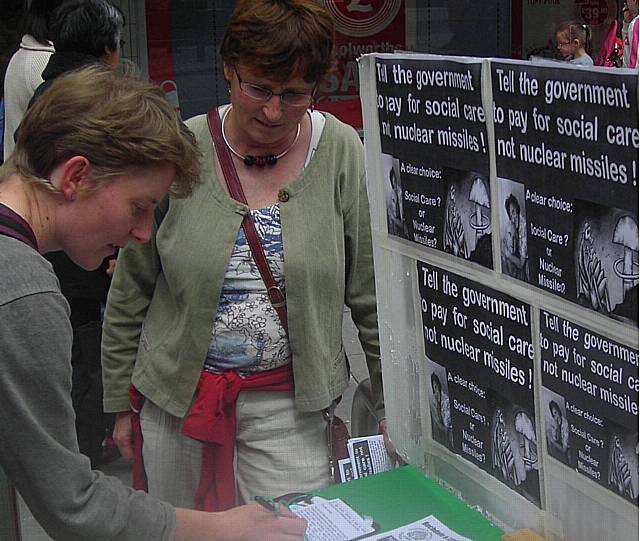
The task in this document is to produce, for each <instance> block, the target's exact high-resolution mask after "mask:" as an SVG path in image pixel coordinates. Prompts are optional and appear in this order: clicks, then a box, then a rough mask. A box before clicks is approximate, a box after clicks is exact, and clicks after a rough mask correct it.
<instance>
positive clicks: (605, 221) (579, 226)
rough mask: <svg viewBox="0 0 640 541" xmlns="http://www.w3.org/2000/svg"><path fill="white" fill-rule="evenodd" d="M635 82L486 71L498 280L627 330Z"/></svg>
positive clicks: (634, 199) (606, 73)
mask: <svg viewBox="0 0 640 541" xmlns="http://www.w3.org/2000/svg"><path fill="white" fill-rule="evenodd" d="M637 79H638V76H637V72H636V73H635V74H631V73H630V72H628V71H626V70H589V69H584V68H579V67H573V68H563V67H555V66H546V65H539V64H537V65H532V64H522V63H521V64H518V63H510V62H504V61H498V62H493V63H492V81H493V96H494V107H493V113H492V114H493V118H494V122H495V143H496V153H497V176H498V186H497V189H498V194H499V202H500V209H499V210H500V224H499V227H498V230H499V232H500V239H501V242H500V246H501V253H500V257H501V262H502V272H503V273H504V274H506V275H508V276H511V277H513V278H515V279H517V280H521V281H524V282H527V283H530V284H532V285H535V286H536V287H539V288H540V289H542V290H544V291H546V292H549V293H552V294H554V295H557V296H559V297H561V298H563V299H566V300H568V301H571V302H573V303H576V304H578V305H580V306H583V307H585V308H587V309H590V310H593V311H595V312H598V313H600V314H603V315H605V316H608V317H610V318H613V319H616V320H618V321H622V322H625V323H628V324H635V325H637V323H638V147H639V134H638V84H637Z"/></svg>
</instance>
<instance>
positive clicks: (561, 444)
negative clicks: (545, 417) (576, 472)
mask: <svg viewBox="0 0 640 541" xmlns="http://www.w3.org/2000/svg"><path fill="white" fill-rule="evenodd" d="M549 412H550V413H551V420H552V423H551V424H547V451H548V452H549V454H550V455H551V456H552V457H554V458H557V459H558V460H561V461H562V462H564V463H565V464H568V463H569V423H568V422H567V420H566V419H565V418H564V415H562V410H561V409H560V406H558V403H557V402H556V401H555V400H552V401H551V402H549Z"/></svg>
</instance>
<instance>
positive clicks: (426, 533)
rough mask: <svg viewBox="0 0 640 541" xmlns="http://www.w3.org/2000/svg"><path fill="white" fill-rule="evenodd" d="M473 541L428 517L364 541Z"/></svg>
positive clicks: (371, 536)
mask: <svg viewBox="0 0 640 541" xmlns="http://www.w3.org/2000/svg"><path fill="white" fill-rule="evenodd" d="M418 540H424V541H427V540H428V541H472V540H471V539H469V538H468V537H462V536H461V535H459V534H457V533H456V532H454V531H453V530H450V529H449V528H447V527H446V526H445V525H444V524H442V522H440V521H439V520H438V519H437V518H436V517H434V516H433V515H430V516H428V517H425V518H422V519H420V520H416V521H415V522H412V523H411V524H407V525H405V526H401V527H400V528H396V529H395V530H391V531H390V532H385V533H381V534H377V535H370V536H369V537H366V538H365V539H363V540H362V541H418Z"/></svg>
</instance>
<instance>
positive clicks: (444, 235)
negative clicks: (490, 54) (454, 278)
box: [376, 57, 493, 268]
mask: <svg viewBox="0 0 640 541" xmlns="http://www.w3.org/2000/svg"><path fill="white" fill-rule="evenodd" d="M481 70H482V64H481V62H480V61H479V60H478V59H460V60H444V59H442V58H441V57H437V58H436V57H431V58H429V57H422V58H420V59H407V58H397V57H393V58H385V57H378V58H376V82H377V108H378V118H379V123H380V125H379V129H380V141H381V146H382V154H383V155H382V158H383V182H384V194H385V201H386V208H387V225H388V233H389V235H392V236H395V237H399V238H402V239H406V240H408V241H410V242H413V243H416V244H419V245H421V246H426V247H429V248H432V249H435V250H438V251H441V252H446V253H449V254H451V255H453V256H456V257H460V258H462V259H465V260H468V261H473V262H476V263H478V264H480V265H482V266H484V267H486V268H493V260H492V246H491V234H492V231H493V224H492V223H491V197H490V193H491V185H490V182H489V154H488V150H489V149H488V146H487V142H488V141H487V131H486V125H485V113H484V108H483V107H482V92H481V77H480V75H481Z"/></svg>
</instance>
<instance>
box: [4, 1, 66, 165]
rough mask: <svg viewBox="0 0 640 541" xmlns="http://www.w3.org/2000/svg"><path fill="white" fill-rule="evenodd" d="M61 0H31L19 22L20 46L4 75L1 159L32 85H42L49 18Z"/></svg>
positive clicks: (11, 144)
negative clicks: (20, 29)
mask: <svg viewBox="0 0 640 541" xmlns="http://www.w3.org/2000/svg"><path fill="white" fill-rule="evenodd" d="M61 2H62V0H32V1H31V4H30V6H29V9H28V10H27V12H26V14H25V18H24V21H23V30H22V32H23V36H22V41H21V42H20V49H18V51H16V53H15V54H14V55H13V56H12V57H11V60H10V61H9V65H8V66H7V71H6V73H5V77H4V106H5V120H4V159H5V160H6V159H7V158H8V157H9V154H11V152H12V151H13V147H14V144H15V143H14V139H13V135H14V133H15V131H16V130H17V129H18V126H19V125H20V121H21V120H22V117H23V116H24V113H25V111H26V110H27V107H28V105H29V100H31V97H32V96H33V93H34V92H35V90H36V88H38V86H40V84H42V70H44V68H45V67H46V65H47V62H48V61H49V57H50V56H51V55H52V54H53V52H54V48H53V44H52V43H51V34H50V18H51V13H52V12H53V10H54V9H55V8H56V7H57V6H58V5H59V4H60V3H61Z"/></svg>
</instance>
